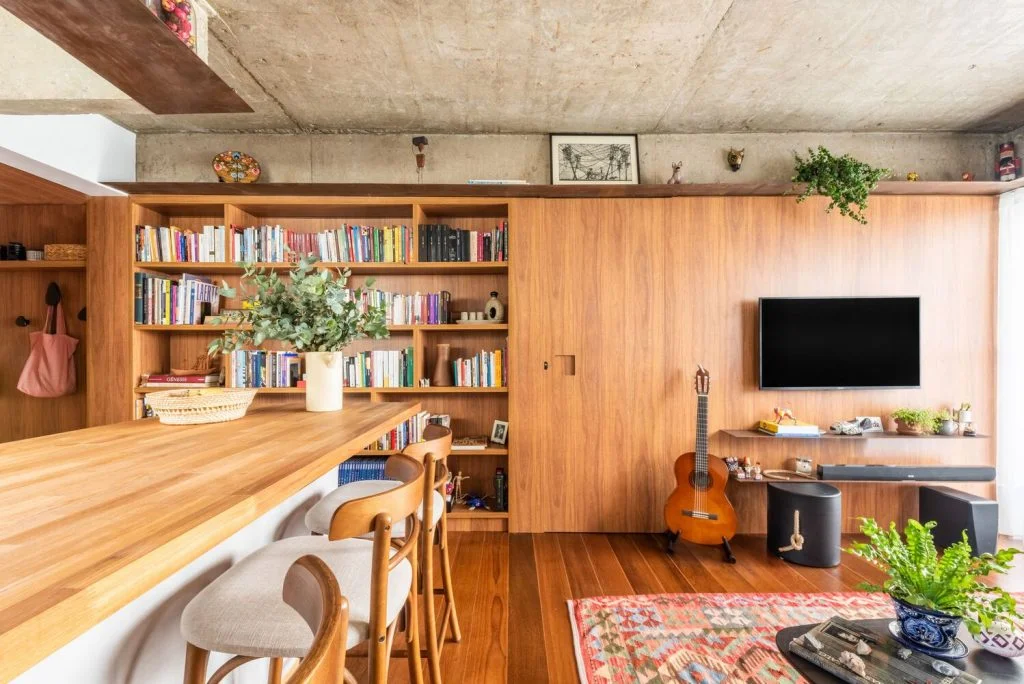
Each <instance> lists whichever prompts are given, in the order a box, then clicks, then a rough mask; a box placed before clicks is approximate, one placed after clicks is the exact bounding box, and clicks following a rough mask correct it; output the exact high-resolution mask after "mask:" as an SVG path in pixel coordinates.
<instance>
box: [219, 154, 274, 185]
mask: <svg viewBox="0 0 1024 684" xmlns="http://www.w3.org/2000/svg"><path fill="white" fill-rule="evenodd" d="M213 171H214V173H216V174H217V179H218V180H219V181H220V182H221V183H255V182H256V181H258V180H259V179H260V174H261V173H262V169H261V168H260V163H259V162H258V161H256V160H255V159H254V158H253V157H250V156H249V155H248V154H246V153H245V152H237V151H233V150H228V151H226V152H221V153H220V154H218V155H217V156H216V157H214V158H213Z"/></svg>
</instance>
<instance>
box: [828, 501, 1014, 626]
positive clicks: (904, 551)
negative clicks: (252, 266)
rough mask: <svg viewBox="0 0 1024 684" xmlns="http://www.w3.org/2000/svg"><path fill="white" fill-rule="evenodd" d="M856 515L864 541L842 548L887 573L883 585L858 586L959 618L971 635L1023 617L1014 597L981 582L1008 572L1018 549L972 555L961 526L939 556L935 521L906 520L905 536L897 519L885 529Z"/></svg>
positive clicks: (870, 519) (869, 519)
mask: <svg viewBox="0 0 1024 684" xmlns="http://www.w3.org/2000/svg"><path fill="white" fill-rule="evenodd" d="M860 520H861V527H860V530H861V532H862V533H864V535H866V536H867V538H868V541H866V542H854V543H852V544H850V547H849V548H847V549H844V550H845V551H846V552H847V553H850V554H852V555H854V556H860V557H861V558H863V559H865V560H867V561H868V562H869V563H871V564H872V565H875V566H876V567H878V568H880V569H881V570H884V571H885V572H886V574H887V575H888V579H886V580H885V582H884V583H883V584H881V585H875V584H870V583H863V584H861V585H860V588H861V589H864V590H866V591H884V592H886V593H887V594H889V595H890V596H892V597H894V598H897V599H899V600H901V601H903V602H905V603H909V604H910V605H912V606H917V607H920V608H924V609H926V610H931V611H935V612H939V613H946V614H947V615H953V616H955V617H959V618H963V621H964V624H966V625H967V628H968V629H969V630H970V631H971V633H972V634H977V633H978V632H979V631H981V629H982V628H988V627H989V626H990V625H991V624H992V622H993V621H994V620H1000V621H1006V622H1010V623H1013V622H1019V621H1020V620H1021V619H1024V615H1021V614H1020V613H1019V612H1018V611H1017V603H1016V601H1014V599H1013V596H1011V595H1010V594H1009V593H1007V592H1006V591H1004V590H1002V589H1000V588H998V587H992V586H988V585H987V584H983V583H982V582H981V581H979V578H981V577H987V576H988V575H990V574H992V573H998V574H1004V573H1006V571H1007V570H1009V569H1010V567H1011V563H1012V561H1013V558H1014V556H1016V555H1017V554H1019V553H1021V552H1020V551H1019V550H1017V549H1001V550H999V551H997V552H996V553H995V554H990V553H984V554H982V555H980V556H977V557H975V556H974V555H973V553H972V552H971V545H970V543H968V541H967V532H966V531H965V532H964V533H963V539H962V540H961V541H958V542H956V543H954V544H952V545H951V546H949V548H947V549H946V550H945V552H943V554H942V555H941V556H940V555H939V554H938V551H937V550H936V549H935V538H934V537H933V536H932V528H934V527H935V522H927V523H924V524H921V523H920V522H918V521H916V520H908V521H907V525H906V527H905V528H904V530H903V537H906V541H904V538H903V537H901V536H900V533H899V531H897V529H896V523H889V529H887V530H883V529H882V528H881V527H880V526H879V525H878V523H877V522H875V520H874V519H873V518H861V519H860Z"/></svg>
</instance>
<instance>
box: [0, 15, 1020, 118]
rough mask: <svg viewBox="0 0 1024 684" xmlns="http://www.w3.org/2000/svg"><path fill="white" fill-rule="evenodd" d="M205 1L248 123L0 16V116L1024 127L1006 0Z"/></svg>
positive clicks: (1014, 26) (214, 62) (215, 62)
mask: <svg viewBox="0 0 1024 684" xmlns="http://www.w3.org/2000/svg"><path fill="white" fill-rule="evenodd" d="M208 4H209V5H210V7H211V8H212V10H213V14H214V16H211V17H210V21H209V27H210V65H211V67H212V68H213V69H214V70H215V71H217V73H219V74H220V75H221V77H222V78H224V79H225V80H226V81H227V82H228V83H229V84H230V85H231V86H232V87H234V88H235V89H236V90H237V91H238V92H239V94H241V95H242V96H243V97H244V98H245V99H246V100H247V101H248V102H249V104H250V105H251V106H252V107H253V109H254V110H255V113H253V114H219V115H185V116H155V115H152V114H150V113H148V112H146V110H144V109H142V108H141V107H140V106H139V105H137V104H136V103H134V102H131V101H130V100H128V99H127V98H126V97H125V96H124V95H123V94H121V93H120V92H119V91H117V90H116V88H113V86H110V85H109V84H107V83H106V82H105V81H103V80H102V79H100V78H99V77H97V76H96V75H95V74H92V73H91V72H89V73H85V74H83V73H78V72H75V71H74V69H73V66H74V64H77V63H76V62H75V61H74V60H73V59H72V58H70V57H69V56H68V55H66V54H64V53H63V52H62V51H60V50H59V49H58V48H56V47H55V46H52V45H46V44H45V43H46V42H47V41H46V40H45V39H43V38H42V37H41V36H39V35H38V34H34V32H32V31H31V29H28V28H27V27H24V26H22V27H16V26H14V23H17V20H16V19H14V18H13V17H10V15H6V16H3V14H2V13H0V33H6V34H7V35H8V36H13V35H14V34H15V31H16V29H17V28H22V29H25V31H28V32H29V33H32V34H34V35H22V33H21V32H18V33H17V37H18V40H17V41H13V42H12V41H0V60H2V61H3V63H5V64H8V65H13V69H14V70H19V69H20V71H18V72H17V73H15V74H12V73H11V72H12V68H11V67H8V68H7V69H5V71H6V75H5V76H0V111H4V112H19V111H20V112H27V111H32V112H35V113H43V112H48V113H53V112H60V111H96V112H98V113H102V114H106V115H107V116H109V117H110V118H112V119H114V120H115V121H118V122H119V123H122V124H123V125H125V126H127V127H129V128H132V129H134V130H137V131H254V132H256V131H260V132H270V131H274V132H287V131H294V132H313V131H325V132H451V133H547V132H622V133H634V132H636V133H705V132H783V131H922V132H926V131H971V132H1004V131H1009V130H1012V129H1016V128H1019V127H1020V126H1021V125H1024V78H1022V75H1024V71H1022V70H1021V68H1020V66H1019V65H1020V64H1021V63H1024V2H1021V1H1009V2H1002V1H1000V2H996V1H985V2H979V1H978V0H930V1H928V2H920V1H917V2H911V1H910V0H858V1H857V2H850V1H849V0H817V1H812V0H803V1H797V0H788V1H787V0H778V1H767V0H764V1H758V0H686V1H679V0H677V1H674V2H667V1H660V2H659V1H657V0H618V1H616V2H607V1H604V0H592V1H590V2H583V1H582V0H551V1H549V2H543V1H542V0H418V1H417V0H412V1H409V0H405V1H403V0H351V1H348V2H341V1H335V0H277V1H276V2H272V3H267V2H265V1H263V0H209V3H208ZM12 22H13V23H12ZM19 41H20V42H19ZM40 41H41V42H40ZM4 43H6V45H7V47H6V48H5V47H4V46H3V44H4ZM5 53H6V54H5ZM144 54H145V52H144V51H140V57H141V56H144ZM78 66H79V67H80V66H81V65H78ZM82 68H84V67H82Z"/></svg>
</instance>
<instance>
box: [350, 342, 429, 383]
mask: <svg viewBox="0 0 1024 684" xmlns="http://www.w3.org/2000/svg"><path fill="white" fill-rule="evenodd" d="M412 371H413V368H412V347H406V348H405V349H402V350H396V351H388V350H383V349H378V350H374V351H364V352H359V353H357V354H353V355H351V356H346V357H345V386H346V387H412V386H413V377H412Z"/></svg>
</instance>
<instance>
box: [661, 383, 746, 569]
mask: <svg viewBox="0 0 1024 684" xmlns="http://www.w3.org/2000/svg"><path fill="white" fill-rule="evenodd" d="M693 386H694V389H695V390H696V391H697V449H696V451H692V452H689V453H685V454H683V455H682V456H680V457H679V458H678V459H676V465H675V475H676V488H675V490H673V492H672V494H671V495H670V496H669V497H668V501H667V502H666V503H665V524H666V525H668V530H669V532H668V533H669V552H671V551H672V547H673V545H674V544H675V542H676V540H678V539H679V538H682V539H685V540H686V541H690V542H694V543H695V544H705V545H718V544H721V545H722V546H723V549H724V551H725V554H726V555H725V557H726V560H728V561H729V562H731V563H735V562H736V561H735V558H733V556H732V551H731V549H730V548H729V540H730V539H732V537H733V535H734V534H736V511H735V510H734V509H733V507H732V504H731V503H729V499H727V498H726V496H725V485H726V483H728V481H729V468H728V466H726V465H725V462H724V461H723V460H722V459H720V458H718V457H717V456H713V455H711V454H709V453H708V390H709V389H710V387H711V374H710V373H708V372H707V370H705V369H704V367H703V366H697V375H696V377H695V378H694V381H693Z"/></svg>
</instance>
